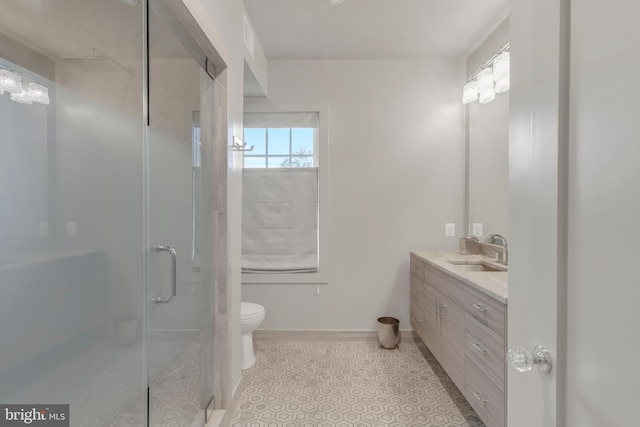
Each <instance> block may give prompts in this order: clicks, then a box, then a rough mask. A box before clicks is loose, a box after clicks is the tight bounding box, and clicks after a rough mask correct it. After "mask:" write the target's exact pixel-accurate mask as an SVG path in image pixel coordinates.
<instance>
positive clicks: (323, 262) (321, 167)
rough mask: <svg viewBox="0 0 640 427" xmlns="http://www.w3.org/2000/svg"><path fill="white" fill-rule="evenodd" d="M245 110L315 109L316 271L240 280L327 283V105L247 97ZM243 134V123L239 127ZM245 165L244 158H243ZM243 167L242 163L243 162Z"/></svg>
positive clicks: (246, 275) (244, 275) (247, 275)
mask: <svg viewBox="0 0 640 427" xmlns="http://www.w3.org/2000/svg"><path fill="white" fill-rule="evenodd" d="M244 112H245V113H288V112H317V113H318V128H317V129H316V132H317V135H316V138H315V141H314V144H315V145H314V166H316V167H317V168H318V271H317V272H312V273H242V279H241V280H242V284H247V285H249V284H250V285H258V284H271V285H274V284H303V285H304V284H306V285H309V284H312V285H326V284H328V283H329V278H330V265H329V262H328V256H329V248H330V246H329V221H328V220H329V163H328V161H329V106H328V105H327V104H321V103H270V102H264V101H247V100H245V104H244ZM242 132H243V136H244V126H243V128H242ZM243 165H244V158H243ZM243 168H244V166H243Z"/></svg>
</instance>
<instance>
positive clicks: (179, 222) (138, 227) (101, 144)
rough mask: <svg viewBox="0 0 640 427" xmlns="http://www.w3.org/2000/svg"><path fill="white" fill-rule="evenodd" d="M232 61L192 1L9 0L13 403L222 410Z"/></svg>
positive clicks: (194, 421)
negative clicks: (229, 75)
mask: <svg viewBox="0 0 640 427" xmlns="http://www.w3.org/2000/svg"><path fill="white" fill-rule="evenodd" d="M225 69H226V66H225V64H224V61H223V60H222V59H221V57H220V56H219V55H218V54H217V51H216V50H215V48H214V47H213V46H212V45H211V44H210V43H209V42H208V39H207V37H205V36H204V33H203V32H202V30H201V29H200V28H199V27H198V25H197V24H196V21H195V19H194V18H193V16H191V14H190V13H189V11H188V9H187V8H186V7H185V6H184V4H183V3H182V1H181V0H148V1H145V0H109V1H106V0H55V1H53V0H33V1H24V0H3V1H2V12H1V13H0V287H1V290H2V292H0V295H1V297H0V406H6V405H15V406H12V407H13V408H14V409H16V410H19V409H20V408H23V409H24V410H25V411H26V410H29V409H31V408H33V407H36V406H37V405H40V406H42V405H54V404H62V405H69V421H70V425H72V426H142V425H165V424H167V425H168V424H171V425H184V426H197V425H204V424H205V423H206V421H207V420H208V418H209V417H210V416H211V413H212V411H213V410H214V408H217V407H219V405H220V403H219V402H217V401H216V400H217V398H218V396H217V395H218V394H220V393H221V387H222V386H221V384H222V383H223V382H224V379H223V378H222V376H223V375H221V373H220V372H219V370H217V369H216V367H217V366H220V365H221V364H222V363H223V361H221V360H218V359H217V358H218V357H219V356H217V355H221V354H223V353H224V352H222V351H220V349H218V348H217V346H219V345H221V338H220V337H221V336H222V337H224V335H225V334H224V333H222V332H221V331H220V328H223V327H224V325H220V324H219V323H220V322H221V320H220V319H224V316H222V314H221V313H223V312H224V311H225V310H224V305H225V303H226V302H225V301H224V299H220V298H219V295H220V294H223V293H224V292H223V290H222V289H221V286H223V285H222V284H224V283H225V282H226V281H225V278H224V276H223V275H224V274H225V271H226V269H225V268H223V267H220V266H224V265H225V263H226V253H225V252H224V248H225V244H224V242H225V240H226V223H225V220H224V218H225V217H224V211H225V203H226V202H225V201H226V167H227V159H226V156H227V148H226V147H227V143H226V139H227V138H226V127H227V126H226V104H227V103H226V90H227V89H226V83H225V80H226V71H225ZM222 321H224V320H222ZM40 406H37V407H38V408H39V407H40Z"/></svg>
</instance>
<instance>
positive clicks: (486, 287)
mask: <svg viewBox="0 0 640 427" xmlns="http://www.w3.org/2000/svg"><path fill="white" fill-rule="evenodd" d="M409 253H410V254H411V255H413V256H415V257H416V258H418V259H421V260H422V261H424V262H426V263H428V264H431V265H432V266H434V267H435V268H437V269H439V270H442V271H443V272H445V273H448V274H450V275H452V276H454V277H455V278H457V279H459V280H461V281H463V282H464V283H466V284H468V285H469V286H471V287H472V288H474V289H477V290H478V291H480V292H483V293H485V294H486V295H488V296H490V297H493V298H495V299H496V300H498V301H500V302H502V303H504V304H507V294H508V288H509V287H508V277H509V273H507V272H506V271H505V272H501V271H469V270H465V269H464V267H461V266H457V265H455V264H450V263H449V262H448V261H471V262H474V261H481V262H486V263H487V264H491V265H495V266H501V267H503V268H504V267H505V266H504V265H502V264H497V263H496V262H495V261H494V260H492V259H491V258H489V257H486V256H484V255H479V254H478V255H465V254H463V253H460V252H457V251H418V250H415V251H410V252H409Z"/></svg>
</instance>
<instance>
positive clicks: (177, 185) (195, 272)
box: [145, 0, 214, 426]
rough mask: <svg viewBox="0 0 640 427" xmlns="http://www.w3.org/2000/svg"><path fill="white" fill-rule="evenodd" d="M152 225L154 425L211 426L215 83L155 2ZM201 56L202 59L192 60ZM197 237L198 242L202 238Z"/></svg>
mask: <svg viewBox="0 0 640 427" xmlns="http://www.w3.org/2000/svg"><path fill="white" fill-rule="evenodd" d="M148 36H149V37H148V40H149V46H148V52H149V56H148V67H149V72H148V106H149V123H148V127H147V143H146V157H147V159H146V160H147V168H146V172H147V176H146V186H145V190H146V207H147V209H146V225H147V233H146V234H147V258H146V260H147V263H146V267H147V268H146V289H147V292H146V293H147V315H146V318H147V322H146V326H147V327H146V340H147V347H146V348H147V361H148V365H147V369H148V389H149V391H148V397H149V402H148V404H149V425H151V426H156V425H168V424H169V423H171V424H172V425H184V426H187V425H188V426H191V425H204V422H205V413H206V410H207V408H210V409H211V408H212V405H211V399H212V394H213V391H212V390H213V385H212V381H213V379H212V377H211V369H210V366H211V365H212V364H213V362H212V342H211V341H212V328H213V320H212V315H211V313H212V307H213V305H212V274H211V269H210V266H209V265H201V264H202V260H206V259H213V257H212V255H211V247H212V243H213V235H212V232H211V230H212V227H211V226H210V224H211V223H212V220H211V218H210V215H211V214H212V210H210V209H208V207H209V206H211V203H210V202H211V200H210V198H211V195H212V194H213V192H212V189H211V187H212V185H213V180H212V179H203V176H208V175H209V173H208V167H209V165H208V163H207V162H206V160H205V158H206V156H201V152H202V151H203V150H205V151H206V150H207V149H208V144H209V142H208V141H207V139H206V138H203V132H202V131H201V128H202V124H201V121H204V122H206V121H207V120H208V118H209V117H210V116H211V115H210V114H207V115H206V117H205V114H206V113H207V108H208V107H207V106H208V105H211V104H212V103H211V102H210V99H209V98H210V97H211V96H212V91H213V86H214V82H213V80H212V79H211V77H209V75H208V74H207V73H206V72H205V71H204V70H203V69H202V67H201V65H200V62H199V61H198V59H197V56H198V55H197V49H198V48H197V45H196V44H195V43H194V42H193V41H192V40H191V39H190V38H189V36H188V34H187V33H186V32H185V31H183V30H181V27H180V24H179V23H178V22H177V21H176V20H175V18H174V17H173V15H172V13H171V11H170V10H169V9H168V8H167V7H166V4H165V3H164V1H160V0H157V1H156V0H154V1H150V2H149V12H148ZM194 53H195V56H194ZM196 237H197V238H196Z"/></svg>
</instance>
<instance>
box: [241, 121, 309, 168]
mask: <svg viewBox="0 0 640 427" xmlns="http://www.w3.org/2000/svg"><path fill="white" fill-rule="evenodd" d="M247 112H249V111H247ZM260 112H261V113H263V112H265V111H260ZM318 126H319V124H318ZM254 129H264V130H265V136H264V137H265V154H251V152H250V151H249V152H245V153H244V157H243V159H242V168H243V169H244V168H245V167H246V166H245V159H246V158H251V159H264V160H265V163H264V164H265V167H266V168H267V169H272V168H278V167H280V166H269V160H270V159H277V160H285V159H289V164H291V163H292V162H293V158H294V157H308V158H311V160H312V162H311V163H312V165H313V167H318V128H297V127H290V128H281V127H277V128H275V127H274V128H254ZM269 129H289V154H269ZM294 129H313V153H312V154H296V153H294V152H293V130H294ZM289 167H291V166H289ZM247 169H259V168H251V167H250V168H247Z"/></svg>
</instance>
